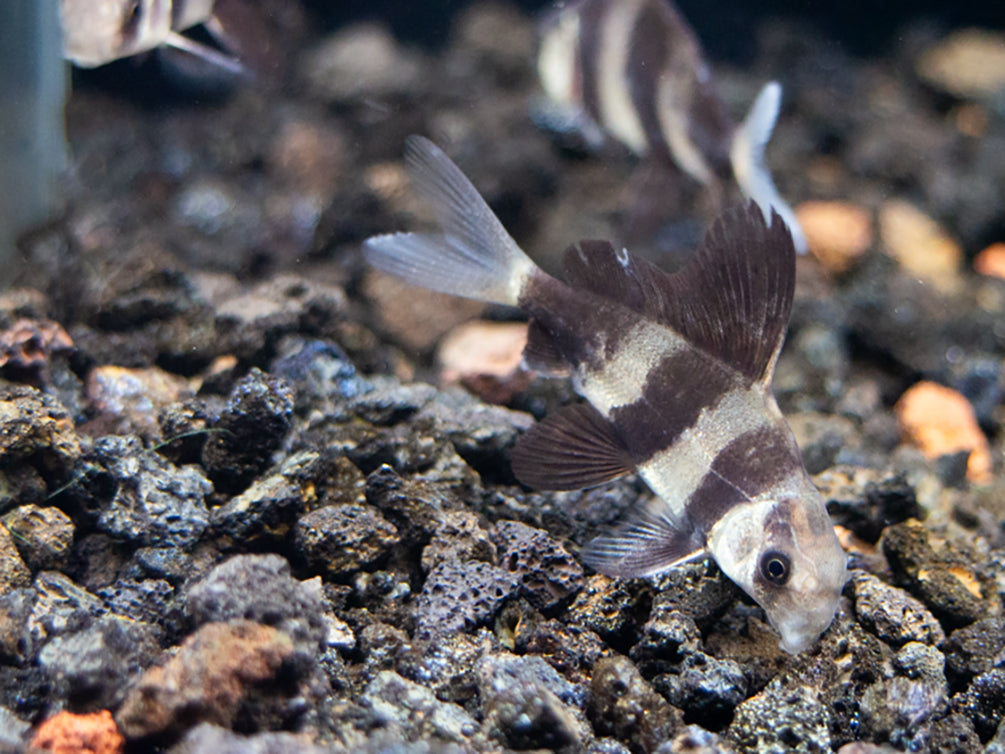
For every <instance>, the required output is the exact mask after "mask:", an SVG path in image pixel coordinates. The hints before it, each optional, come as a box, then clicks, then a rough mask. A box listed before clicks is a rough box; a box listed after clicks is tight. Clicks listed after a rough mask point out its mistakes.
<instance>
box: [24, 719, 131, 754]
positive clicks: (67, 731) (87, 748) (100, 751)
mask: <svg viewBox="0 0 1005 754" xmlns="http://www.w3.org/2000/svg"><path fill="white" fill-rule="evenodd" d="M31 746H32V747H33V748H36V749H43V750H45V751H51V752H53V754H121V752H122V751H123V750H124V749H125V746H126V740H125V739H124V738H123V737H122V734H121V733H119V729H118V727H116V725H115V721H114V720H113V719H112V713H111V712H109V711H108V710H101V711H100V712H93V713H91V714H88V715H74V714H73V713H72V712H60V713H59V714H58V715H55V716H54V717H50V718H49V719H48V720H46V721H45V722H44V723H42V724H41V725H40V726H38V730H37V731H36V732H35V737H34V738H33V739H32V740H31Z"/></svg>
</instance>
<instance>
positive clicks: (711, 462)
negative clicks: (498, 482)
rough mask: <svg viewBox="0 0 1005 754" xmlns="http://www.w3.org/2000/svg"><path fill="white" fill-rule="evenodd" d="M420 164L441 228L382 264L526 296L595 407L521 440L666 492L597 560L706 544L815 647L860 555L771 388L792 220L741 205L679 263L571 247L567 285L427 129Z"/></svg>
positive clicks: (411, 238) (443, 288) (545, 458)
mask: <svg viewBox="0 0 1005 754" xmlns="http://www.w3.org/2000/svg"><path fill="white" fill-rule="evenodd" d="M406 164H407V167H408V171H409V174H410V177H411V179H412V183H413V186H414V188H415V190H416V192H417V193H418V194H419V195H420V196H422V197H423V198H424V199H425V200H426V201H428V202H429V204H430V205H431V206H432V209H433V210H434V212H435V214H436V217H437V219H438V221H439V223H440V225H441V227H442V233H439V234H436V233H434V234H424V233H395V234H391V235H384V236H377V237H374V238H371V239H369V240H368V241H367V242H366V243H365V245H364V254H365V257H366V259H367V260H368V262H369V263H370V264H371V265H372V266H373V267H375V268H377V269H379V270H382V271H384V272H387V273H390V274H393V275H396V276H398V277H400V278H402V279H404V280H405V281H407V282H409V283H412V284H414V285H418V286H422V287H425V288H430V289H432V290H435V291H440V292H443V293H450V294H454V295H457V296H464V297H466V298H472V299H478V300H482V301H491V302H496V303H501V304H508V305H511V306H518V307H520V308H521V309H523V310H524V311H525V312H526V313H527V314H529V315H530V317H531V323H530V329H529V337H528V344H527V348H526V350H525V352H524V357H525V359H526V360H527V362H528V365H529V366H530V367H532V368H536V369H542V370H544V371H550V370H551V369H552V368H553V367H554V366H555V365H556V364H563V365H566V366H567V367H571V370H572V374H573V380H574V383H575V386H576V388H577V390H578V391H579V392H580V393H581V394H582V395H583V396H584V397H585V398H586V399H587V401H588V403H580V404H576V405H572V406H569V407H567V408H565V409H563V410H560V411H558V412H556V413H553V414H551V415H549V416H548V417H546V418H545V419H544V420H543V421H542V422H539V423H538V424H536V425H535V426H534V427H533V428H532V429H531V430H529V431H528V432H527V433H526V434H525V435H524V436H523V437H522V438H521V441H520V442H519V443H518V445H517V446H516V448H515V449H514V451H513V457H512V462H513V470H514V472H515V474H516V476H517V478H518V479H520V480H521V481H522V482H524V483H525V484H527V485H528V486H530V487H534V488H538V489H553V490H570V489H579V488H583V487H589V486H593V485H597V484H601V483H603V482H606V481H609V480H611V479H615V478H617V477H619V476H621V475H623V474H627V473H630V472H633V471H634V472H637V473H638V474H639V475H640V476H641V477H642V478H643V479H644V480H645V482H646V483H647V484H648V485H649V487H650V488H651V489H652V490H653V492H655V493H656V497H654V498H652V502H651V503H648V504H646V505H644V506H642V507H641V509H639V510H635V511H633V512H631V513H630V515H629V518H628V520H627V521H626V522H625V523H624V524H623V525H622V526H621V527H620V528H618V529H616V530H615V531H613V532H612V533H610V534H607V535H605V536H601V537H599V538H597V539H595V540H593V541H592V542H591V543H590V544H589V545H587V547H586V548H585V549H584V551H583V558H584V560H585V561H586V562H587V563H588V564H590V565H591V566H592V567H593V568H595V569H596V570H597V571H600V572H602V573H606V574H609V575H612V576H624V577H635V576H645V575H651V574H655V573H659V572H661V571H664V570H666V569H669V568H671V567H672V566H674V565H675V564H677V563H679V562H682V561H685V560H689V559H692V558H696V557H700V556H703V555H704V554H706V553H709V554H711V556H712V557H713V558H714V559H715V561H716V562H717V563H718V565H719V567H720V568H721V569H722V571H723V572H724V573H725V574H726V575H727V576H728V577H729V578H731V579H732V580H733V581H734V582H735V583H737V584H738V585H739V586H740V587H742V588H743V589H744V591H746V592H747V594H749V595H750V596H751V597H752V598H753V599H754V600H756V601H757V603H758V604H760V605H761V607H762V608H764V610H765V612H766V613H767V616H768V619H769V621H770V622H771V624H772V625H773V626H774V627H775V629H776V630H777V631H778V632H779V633H780V634H781V637H782V639H781V645H780V646H781V647H782V648H783V649H785V650H786V651H788V652H792V653H796V652H800V651H803V650H805V649H807V648H808V647H810V646H811V645H812V644H813V643H814V642H815V641H816V639H817V637H818V636H819V635H820V634H821V633H822V632H823V631H824V630H825V629H826V628H827V626H828V625H829V624H830V622H831V620H832V619H833V617H834V613H835V611H836V608H837V604H838V599H839V596H840V593H841V589H842V587H843V585H844V583H845V556H844V553H843V552H842V550H841V547H840V545H839V544H838V540H837V537H836V535H835V533H834V528H833V526H832V524H831V521H830V518H829V517H828V515H827V511H826V510H825V507H824V501H823V498H822V497H821V495H820V493H819V492H818V491H817V490H816V488H815V487H814V486H813V483H812V482H811V481H810V479H809V477H808V475H807V473H806V470H805V469H804V467H803V464H802V459H801V456H800V453H799V449H798V447H797V446H796V443H795V439H794V438H793V436H792V433H791V431H790V430H789V428H788V425H787V424H786V422H785V420H784V418H783V417H782V414H781V412H780V411H779V409H778V406H777V404H776V403H775V399H774V397H773V395H772V392H771V377H772V373H773V371H774V366H775V362H776V360H777V359H778V354H779V351H780V350H781V347H782V340H783V338H784V335H785V330H786V327H787V325H788V318H789V312H790V309H791V306H792V297H793V290H794V286H795V283H794V280H795V251H794V248H793V245H792V238H791V236H790V234H789V231H788V229H787V228H786V226H785V224H784V223H782V222H780V220H779V218H778V216H777V215H775V216H774V220H775V221H774V222H772V223H771V224H770V225H769V224H767V223H766V222H765V220H764V217H763V214H762V213H761V211H760V210H759V209H758V208H757V207H756V205H753V204H750V205H748V206H747V207H745V208H743V209H737V210H732V211H728V212H726V213H725V214H724V215H722V217H721V218H720V219H718V220H717V221H716V222H715V224H714V225H713V226H712V229H711V230H710V231H709V233H708V235H707V237H706V239H705V241H704V245H703V246H702V247H701V249H700V251H699V252H698V254H697V255H696V256H695V258H694V259H693V260H692V261H691V262H690V263H689V264H688V265H687V266H686V267H684V268H683V269H682V270H680V271H679V272H677V273H675V274H667V273H665V272H663V271H662V270H660V269H659V268H657V267H655V266H654V265H652V264H650V263H648V262H646V261H645V260H642V259H639V258H636V257H634V256H632V255H631V254H629V253H628V252H627V251H625V250H620V251H619V250H616V249H615V248H613V247H612V246H611V244H609V243H607V242H604V241H582V242H580V243H579V244H577V245H574V246H572V247H570V248H569V249H568V250H567V251H566V254H565V259H564V264H565V278H566V280H565V282H562V281H560V280H558V279H557V278H554V277H552V276H550V275H548V274H547V273H546V272H544V271H543V270H542V269H541V268H539V267H538V266H537V265H536V264H534V262H533V261H531V259H530V258H529V257H528V256H527V255H526V254H524V252H523V251H522V250H521V249H520V247H519V246H518V245H517V244H516V242H515V241H514V240H513V239H512V238H511V237H510V236H509V234H508V233H507V232H506V230H505V229H504V228H503V226H502V224H501V223H500V222H499V220H498V218H496V216H495V215H494V214H493V213H492V211H491V210H490V209H489V207H488V205H487V204H486V203H485V201H484V200H483V199H482V197H481V196H480V195H479V193H478V191H477V190H476V189H475V188H474V186H473V185H472V184H471V183H470V182H469V181H468V179H467V178H466V177H465V176H464V174H463V173H462V172H461V171H460V169H459V168H458V167H457V166H456V165H454V163H453V162H451V161H450V159H449V158H448V157H447V156H446V155H445V154H444V153H443V152H442V151H441V150H440V149H439V148H438V147H436V146H435V145H434V144H433V143H432V142H430V141H428V140H426V139H423V138H421V137H415V136H413V137H410V138H409V139H408V142H407V147H406Z"/></svg>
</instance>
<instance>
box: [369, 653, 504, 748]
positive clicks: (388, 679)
mask: <svg viewBox="0 0 1005 754" xmlns="http://www.w3.org/2000/svg"><path fill="white" fill-rule="evenodd" d="M360 702H361V703H362V704H363V706H364V709H365V710H366V716H365V718H364V720H365V721H366V722H368V723H369V724H370V725H371V726H372V727H382V728H383V727H387V728H393V729H395V730H396V731H397V732H399V733H400V734H401V736H402V737H403V738H404V739H405V740H423V741H429V742H430V743H431V744H432V745H434V746H435V745H436V744H437V743H439V744H443V743H448V742H449V743H455V744H460V745H464V746H470V747H472V748H474V750H476V751H477V750H479V749H482V748H484V746H485V744H486V743H487V742H486V740H485V737H484V734H483V733H482V731H481V726H480V725H479V724H478V722H477V721H476V720H475V718H474V717H472V716H471V715H470V714H468V713H467V712H466V711H465V710H464V708H463V707H461V706H460V705H457V704H453V703H451V702H441V701H440V700H439V699H437V698H436V697H435V696H434V695H433V692H432V691H430V690H429V689H427V688H425V687H424V686H421V685H419V684H418V683H414V682H413V681H409V680H407V679H405V678H402V677H401V676H400V675H398V674H397V673H395V672H393V671H391V670H383V671H381V672H380V673H378V674H377V676H376V678H374V679H373V680H372V681H370V683H369V684H367V686H366V688H365V689H364V690H363V693H362V694H361V695H360Z"/></svg>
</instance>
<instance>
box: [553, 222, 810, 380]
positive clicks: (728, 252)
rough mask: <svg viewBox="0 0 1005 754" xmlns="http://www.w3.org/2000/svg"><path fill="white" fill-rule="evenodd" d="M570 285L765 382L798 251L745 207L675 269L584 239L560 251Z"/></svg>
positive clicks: (775, 226) (783, 230)
mask: <svg viewBox="0 0 1005 754" xmlns="http://www.w3.org/2000/svg"><path fill="white" fill-rule="evenodd" d="M564 262H565V275H566V279H567V280H568V282H569V284H570V285H572V286H574V287H579V288H585V289H586V290H589V291H591V292H593V293H595V294H597V295H599V296H603V297H605V298H608V299H611V300H614V301H617V302H618V303H620V304H622V305H624V306H627V307H629V308H631V309H633V310H635V311H637V312H639V313H641V314H643V315H644V316H647V317H650V318H652V319H655V320H657V321H659V322H661V323H662V324H665V325H667V326H669V327H671V328H673V329H674V330H676V331H677V332H678V333H679V334H680V335H682V336H684V337H685V338H686V339H687V340H689V341H690V342H691V343H693V344H694V345H695V346H696V347H698V348H700V349H702V350H703V351H706V352H707V353H709V354H711V355H713V356H715V357H717V358H719V359H721V360H722V361H723V362H725V363H726V364H729V365H730V366H732V367H733V368H735V369H736V370H737V371H739V372H740V373H741V374H743V375H744V376H745V377H746V378H747V379H749V380H751V381H753V382H757V381H764V382H767V381H769V380H770V379H771V373H772V371H773V370H774V364H775V359H776V358H777V356H778V352H779V350H780V349H781V345H782V340H783V338H784V337H785V330H786V327H787V326H788V322H789V313H790V311H791V309H792V295H793V291H794V289H795V249H794V247H793V244H792V236H791V235H790V233H789V230H788V228H787V227H786V225H785V223H784V222H782V220H781V219H780V218H779V217H778V215H777V213H774V212H772V216H771V222H770V224H768V223H766V222H765V220H764V216H763V214H762V213H761V210H760V209H759V208H758V206H757V205H756V204H754V203H753V202H750V203H749V204H747V205H746V206H745V207H742V208H734V209H731V210H728V211H726V212H724V213H723V214H722V215H721V216H720V217H719V218H718V219H717V220H716V221H715V223H714V224H713V225H712V228H711V229H710V230H709V232H708V234H707V235H706V236H705V240H704V242H703V243H702V246H701V248H700V249H699V251H698V253H697V254H696V255H695V257H694V259H692V260H691V261H690V262H689V263H688V264H687V265H686V266H685V267H684V268H683V269H681V270H680V271H679V272H676V273H673V274H669V273H666V272H663V270H661V269H659V268H658V267H656V266H655V265H654V264H652V263H650V262H648V261H646V260H645V259H641V258H639V257H634V256H632V255H631V254H630V253H628V251H626V250H622V251H616V250H615V249H614V247H612V246H611V245H610V244H609V243H607V242H606V241H583V242H580V243H579V244H577V245H575V246H572V247H570V248H569V249H568V250H567V251H566V253H565V258H564Z"/></svg>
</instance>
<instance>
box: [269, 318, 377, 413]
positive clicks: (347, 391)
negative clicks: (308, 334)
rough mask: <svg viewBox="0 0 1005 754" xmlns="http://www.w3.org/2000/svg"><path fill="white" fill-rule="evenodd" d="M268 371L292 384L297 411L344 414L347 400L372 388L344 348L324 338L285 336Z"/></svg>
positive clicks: (346, 411)
mask: <svg viewBox="0 0 1005 754" xmlns="http://www.w3.org/2000/svg"><path fill="white" fill-rule="evenodd" d="M270 372H271V373H272V374H274V375H275V376H277V377H280V378H282V379H284V380H286V381H287V382H288V383H289V384H290V385H291V386H292V387H293V388H294V391H295V398H294V407H295V409H296V411H297V412H298V413H300V414H305V413H308V412H310V411H314V412H319V413H324V414H325V415H326V416H329V417H331V416H337V417H341V416H346V415H347V414H348V413H349V411H348V410H347V404H348V402H349V401H351V400H352V399H354V398H356V397H358V396H360V395H362V394H363V393H366V392H368V391H369V390H371V389H372V386H371V384H370V383H369V381H367V380H366V379H364V378H363V377H361V376H360V375H359V374H358V373H357V372H356V367H355V366H354V365H353V363H352V361H350V360H349V357H348V356H347V355H346V354H345V352H344V351H343V350H342V349H341V348H339V347H338V346H337V345H335V344H334V343H329V342H326V341H323V340H307V339H304V338H300V337H295V336H289V337H287V338H284V339H283V341H282V342H281V343H280V345H279V354H278V356H277V357H276V358H275V360H274V361H273V362H272V365H271V367H270Z"/></svg>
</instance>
